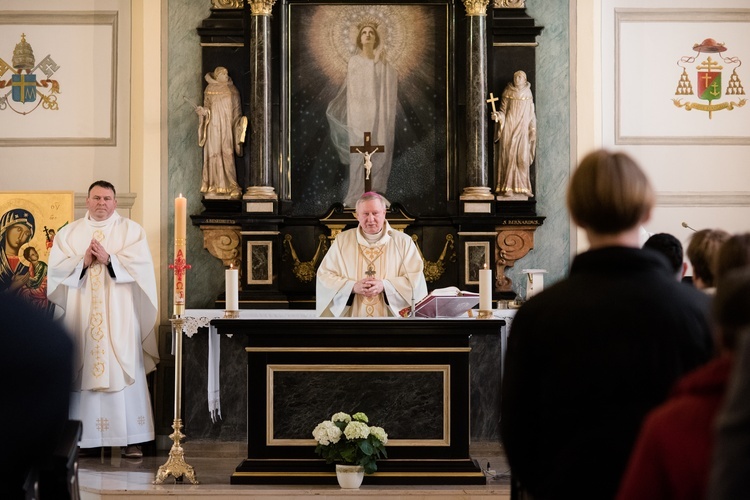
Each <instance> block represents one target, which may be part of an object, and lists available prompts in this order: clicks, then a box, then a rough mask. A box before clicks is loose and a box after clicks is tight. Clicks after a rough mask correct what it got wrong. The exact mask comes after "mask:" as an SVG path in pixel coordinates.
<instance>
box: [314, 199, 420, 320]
mask: <svg viewBox="0 0 750 500" xmlns="http://www.w3.org/2000/svg"><path fill="white" fill-rule="evenodd" d="M385 213H386V201H385V198H383V197H382V196H381V195H379V194H377V193H373V192H369V193H365V194H363V195H362V196H361V197H360V199H359V200H358V201H357V203H356V217H357V220H358V221H359V226H358V227H356V228H354V229H349V230H348V231H344V232H342V233H341V234H339V235H338V236H336V239H335V240H334V242H333V244H332V245H331V248H330V250H328V253H326V256H325V257H324V258H323V262H321V263H320V267H319V268H318V273H317V283H316V305H317V307H316V315H317V316H329V317H330V316H335V317H344V316H349V317H383V316H399V313H400V311H402V310H403V309H407V308H410V307H412V305H413V304H414V303H416V302H417V301H419V300H420V299H422V298H423V297H425V296H426V295H427V283H426V282H425V279H424V273H423V269H424V262H423V261H422V256H421V255H420V253H419V250H418V249H417V246H416V245H415V244H414V241H412V239H411V237H410V236H409V235H407V234H404V233H402V232H400V231H395V230H393V229H391V226H390V224H388V221H386V220H385Z"/></svg>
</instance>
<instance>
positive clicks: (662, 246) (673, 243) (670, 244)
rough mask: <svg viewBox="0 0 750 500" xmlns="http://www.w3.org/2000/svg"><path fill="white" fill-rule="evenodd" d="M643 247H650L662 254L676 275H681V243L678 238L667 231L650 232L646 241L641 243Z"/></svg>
mask: <svg viewBox="0 0 750 500" xmlns="http://www.w3.org/2000/svg"><path fill="white" fill-rule="evenodd" d="M643 248H650V249H651V250H656V251H657V252H659V253H660V254H662V255H664V256H665V257H666V258H667V260H669V264H670V266H671V267H672V270H673V271H674V273H675V274H676V275H678V277H680V278H681V277H682V271H683V266H682V263H683V257H682V243H680V240H678V239H677V238H675V237H674V236H672V235H671V234H669V233H656V234H652V235H651V236H650V237H649V238H648V239H647V240H646V242H645V243H644V244H643Z"/></svg>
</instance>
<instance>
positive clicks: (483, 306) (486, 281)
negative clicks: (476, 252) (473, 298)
mask: <svg viewBox="0 0 750 500" xmlns="http://www.w3.org/2000/svg"><path fill="white" fill-rule="evenodd" d="M479 310H480V311H491V310H492V270H491V269H487V264H485V265H484V269H480V270H479Z"/></svg>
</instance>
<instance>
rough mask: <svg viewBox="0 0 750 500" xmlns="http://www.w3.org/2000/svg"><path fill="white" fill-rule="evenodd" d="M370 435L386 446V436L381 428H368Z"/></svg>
mask: <svg viewBox="0 0 750 500" xmlns="http://www.w3.org/2000/svg"><path fill="white" fill-rule="evenodd" d="M370 434H372V435H373V436H375V437H376V438H378V441H380V442H381V443H383V444H384V445H385V444H388V434H387V433H386V432H385V429H383V428H382V427H370Z"/></svg>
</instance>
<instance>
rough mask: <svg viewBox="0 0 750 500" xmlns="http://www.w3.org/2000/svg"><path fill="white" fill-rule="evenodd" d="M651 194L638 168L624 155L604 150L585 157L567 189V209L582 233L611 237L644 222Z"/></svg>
mask: <svg viewBox="0 0 750 500" xmlns="http://www.w3.org/2000/svg"><path fill="white" fill-rule="evenodd" d="M654 198H655V196H654V190H653V188H652V187H651V184H650V183H649V181H648V178H647V177H646V174H645V173H644V172H643V170H641V168H640V167H639V166H638V164H637V163H636V162H635V160H633V159H632V158H631V157H630V156H628V155H627V154H625V153H621V152H618V153H615V152H611V151H606V150H603V149H600V150H597V151H594V152H592V153H589V154H588V155H586V157H585V158H584V159H583V160H581V163H580V164H579V165H578V168H577V169H576V171H575V172H574V173H573V176H572V177H571V179H570V185H569V187H568V209H569V210H570V215H571V217H572V218H573V221H574V222H575V223H576V224H578V225H579V226H581V227H582V228H584V229H587V230H590V231H593V232H595V233H598V234H604V235H611V234H617V233H621V232H623V231H626V230H629V229H632V228H634V227H636V226H638V225H639V224H641V223H642V222H644V221H646V220H647V219H648V217H649V215H650V213H651V209H652V207H653V205H654Z"/></svg>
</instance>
